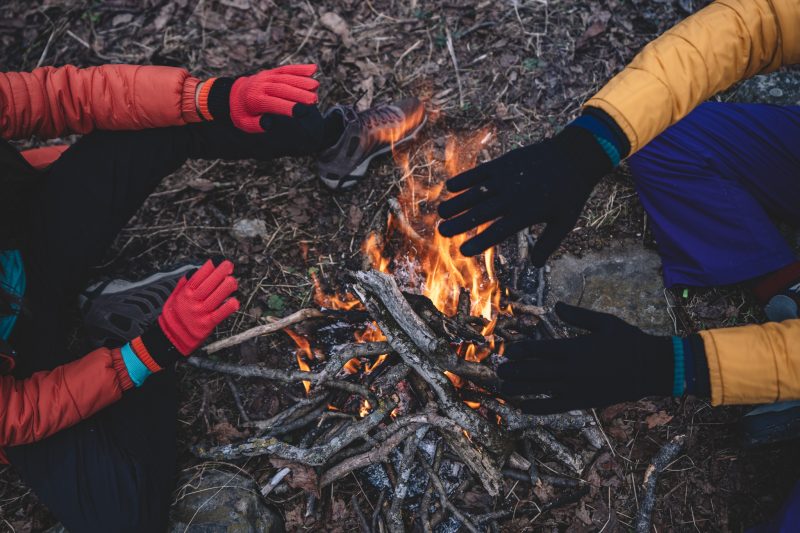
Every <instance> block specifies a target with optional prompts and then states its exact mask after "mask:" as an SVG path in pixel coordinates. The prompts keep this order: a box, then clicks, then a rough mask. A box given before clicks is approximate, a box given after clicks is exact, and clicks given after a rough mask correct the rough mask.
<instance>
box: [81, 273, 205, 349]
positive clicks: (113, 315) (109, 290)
mask: <svg viewBox="0 0 800 533" xmlns="http://www.w3.org/2000/svg"><path fill="white" fill-rule="evenodd" d="M199 266H200V265H192V264H184V265H181V266H178V267H174V268H171V269H168V270H166V271H164V272H157V273H155V274H153V275H152V276H150V277H148V278H146V279H143V280H141V281H127V280H123V279H113V280H110V281H103V282H100V283H96V284H94V285H92V286H91V287H89V288H88V289H86V290H85V291H84V292H83V293H82V294H81V295H80V296H78V303H79V305H80V310H81V316H82V317H83V323H84V326H85V328H86V332H87V334H88V340H89V344H90V345H91V346H92V347H94V348H99V347H101V346H106V347H118V346H122V345H123V344H125V343H126V342H128V341H130V340H131V339H135V338H136V337H138V336H139V335H141V334H142V332H143V331H144V330H145V328H146V327H147V326H149V325H150V324H152V323H153V322H155V320H156V318H158V315H159V313H161V308H162V307H163V306H164V302H166V301H167V298H169V295H170V294H172V291H173V290H174V289H175V286H176V285H177V284H178V281H179V280H180V279H181V278H182V277H183V276H184V275H187V274H188V273H189V272H191V271H193V270H196V269H197V268H199Z"/></svg>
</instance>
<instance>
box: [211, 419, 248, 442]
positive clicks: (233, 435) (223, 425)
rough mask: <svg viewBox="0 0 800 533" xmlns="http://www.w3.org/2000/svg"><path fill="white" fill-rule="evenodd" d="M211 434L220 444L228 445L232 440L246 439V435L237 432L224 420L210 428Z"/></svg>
mask: <svg viewBox="0 0 800 533" xmlns="http://www.w3.org/2000/svg"><path fill="white" fill-rule="evenodd" d="M211 433H212V435H214V436H215V437H216V438H217V440H218V441H219V442H221V443H222V444H228V443H230V442H232V441H234V440H238V439H243V438H245V437H247V433H244V432H242V431H239V430H238V429H236V428H235V427H233V425H231V423H230V422H228V421H227V420H224V421H222V422H220V423H218V424H217V425H215V426H214V427H212V428H211Z"/></svg>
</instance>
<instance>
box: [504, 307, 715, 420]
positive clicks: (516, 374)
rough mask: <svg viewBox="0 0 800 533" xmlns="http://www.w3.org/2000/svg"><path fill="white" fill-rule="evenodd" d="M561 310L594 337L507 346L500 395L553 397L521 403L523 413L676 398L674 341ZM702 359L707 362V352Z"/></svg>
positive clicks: (599, 316) (603, 317) (613, 320)
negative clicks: (658, 398)
mask: <svg viewBox="0 0 800 533" xmlns="http://www.w3.org/2000/svg"><path fill="white" fill-rule="evenodd" d="M555 311H556V313H557V314H558V316H559V317H560V318H561V319H562V320H564V321H565V322H567V323H569V324H572V325H574V326H577V327H579V328H581V329H586V330H588V331H590V332H591V333H590V334H589V335H584V336H581V337H573V338H569V339H558V340H543V341H521V342H516V343H511V344H508V345H507V346H506V351H505V355H506V357H508V358H509V359H511V361H509V362H507V363H503V364H502V365H500V367H499V368H498V369H497V375H498V377H499V378H500V380H501V382H500V392H501V393H502V394H503V395H504V396H521V395H534V394H547V395H549V396H550V398H547V399H528V400H522V401H520V402H517V405H518V406H519V407H520V408H521V409H522V410H523V411H526V412H529V413H563V412H565V411H571V410H573V409H583V408H590V407H604V406H606V405H611V404H615V403H620V402H625V401H634V400H639V399H641V398H643V397H645V396H671V395H672V393H673V373H674V367H675V357H674V352H673V343H672V338H671V337H658V336H655V335H648V334H647V333H645V332H643V331H642V330H640V329H639V328H637V327H635V326H632V325H630V324H628V323H627V322H625V321H624V320H622V319H620V318H617V317H615V316H613V315H609V314H606V313H598V312H596V311H590V310H588V309H582V308H580V307H573V306H571V305H567V304H565V303H562V302H559V303H557V304H556V307H555ZM702 359H703V362H705V353H703V354H702ZM706 372H707V371H706ZM707 379H708V378H707V377H706V380H707Z"/></svg>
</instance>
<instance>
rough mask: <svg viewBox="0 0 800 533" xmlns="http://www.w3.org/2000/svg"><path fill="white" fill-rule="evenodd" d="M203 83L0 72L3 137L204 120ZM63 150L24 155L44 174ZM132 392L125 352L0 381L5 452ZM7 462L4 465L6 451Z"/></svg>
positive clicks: (131, 74)
mask: <svg viewBox="0 0 800 533" xmlns="http://www.w3.org/2000/svg"><path fill="white" fill-rule="evenodd" d="M198 83H199V82H198V80H197V78H193V77H191V76H189V73H188V72H187V71H185V70H183V69H179V68H171V67H149V66H134V65H105V66H101V67H93V68H86V69H78V68H75V67H72V66H66V67H61V68H53V67H44V68H39V69H36V70H34V71H33V72H31V73H11V72H10V73H0V135H1V136H2V138H3V139H9V140H10V139H26V138H29V137H31V136H34V135H35V136H38V137H40V138H53V137H58V136H60V135H64V134H69V133H88V132H90V131H92V130H93V129H106V130H132V129H142V128H153V127H164V126H177V125H183V124H187V123H190V122H199V121H200V116H199V115H198V113H197V110H196V108H195V92H196V90H197V86H198ZM64 149H65V147H46V148H39V149H36V150H31V151H28V152H23V154H22V155H23V156H24V157H25V159H26V160H27V161H28V162H29V163H30V164H31V165H32V166H33V167H35V168H43V167H46V166H47V165H49V164H50V163H52V162H53V161H54V160H55V159H57V158H58V156H59V155H60V154H61V153H62V152H63V151H64ZM3 152H4V153H5V155H8V154H9V153H10V154H11V155H12V156H13V152H10V151H9V150H4V151H3ZM4 163H8V164H7V165H6V166H7V168H8V167H10V166H13V165H14V164H15V162H13V161H9V160H7V159H5V158H0V165H2V164H4ZM22 356H23V357H24V354H22ZM132 386H133V384H132V382H131V380H130V377H129V376H128V372H127V370H126V369H125V365H124V363H123V361H122V357H121V355H120V353H119V350H117V349H114V350H110V349H107V348H101V349H99V350H95V351H93V352H92V353H90V354H88V355H86V356H85V357H82V358H80V359H78V360H76V361H73V362H71V363H69V364H66V365H63V366H60V367H58V368H55V369H53V370H50V371H43V372H37V373H35V374H33V375H32V376H31V377H29V378H27V379H23V380H15V379H14V378H13V377H11V376H3V377H0V411H1V414H0V447H3V446H14V445H18V444H27V443H30V442H34V441H37V440H40V439H43V438H45V437H47V436H49V435H52V434H53V433H56V432H58V431H60V430H62V429H64V428H66V427H69V426H72V425H74V424H76V423H78V422H80V421H81V420H83V419H85V418H87V417H89V416H92V415H93V414H95V413H96V412H97V411H99V410H100V409H102V408H104V407H106V406H107V405H109V404H111V403H113V402H116V401H117V400H119V399H120V397H121V396H122V392H123V391H124V390H126V389H129V388H131V387H132ZM0 460H3V461H4V460H5V457H3V454H2V452H1V451H0Z"/></svg>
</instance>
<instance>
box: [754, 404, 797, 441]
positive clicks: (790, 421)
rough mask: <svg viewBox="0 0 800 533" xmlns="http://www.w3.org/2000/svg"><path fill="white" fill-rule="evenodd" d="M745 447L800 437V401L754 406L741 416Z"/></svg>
mask: <svg viewBox="0 0 800 533" xmlns="http://www.w3.org/2000/svg"><path fill="white" fill-rule="evenodd" d="M741 428H742V434H743V437H744V444H745V446H746V447H753V446H760V445H762V444H772V443H775V442H783V441H787V440H792V439H797V438H800V402H797V401H795V402H780V403H774V404H771V405H762V406H760V407H756V408H755V409H753V410H752V411H750V412H749V413H747V414H746V415H744V416H743V417H742V421H741Z"/></svg>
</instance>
